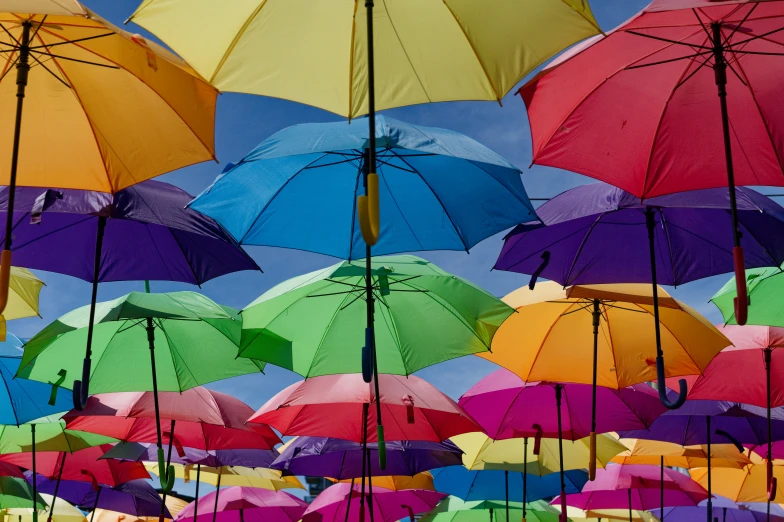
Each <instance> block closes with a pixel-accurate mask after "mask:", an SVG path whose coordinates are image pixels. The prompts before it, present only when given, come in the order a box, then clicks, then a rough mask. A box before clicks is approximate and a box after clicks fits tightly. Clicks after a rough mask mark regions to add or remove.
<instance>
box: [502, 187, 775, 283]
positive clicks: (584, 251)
mask: <svg viewBox="0 0 784 522" xmlns="http://www.w3.org/2000/svg"><path fill="white" fill-rule="evenodd" d="M736 194H737V201H738V219H739V222H740V230H741V231H742V232H743V237H742V239H741V245H742V246H743V248H744V253H745V256H746V267H747V268H753V267H762V266H779V265H780V264H781V263H782V262H784V208H782V207H781V206H779V205H777V204H776V203H774V202H773V201H772V200H771V199H770V198H767V197H765V196H763V195H762V194H760V193H758V192H755V191H753V190H751V189H748V188H738V189H737V190H736ZM646 207H649V208H655V212H654V219H655V227H654V233H655V245H656V269H657V280H658V283H659V284H664V285H679V284H683V283H687V282H689V281H694V280H696V279H700V278H703V277H708V276H712V275H716V274H723V273H726V272H732V270H733V261H732V234H727V233H726V231H727V229H728V228H729V227H730V213H729V208H730V207H729V194H728V192H727V190H726V188H723V189H722V188H719V189H707V190H695V191H690V192H683V193H678V194H671V195H667V196H660V197H657V198H651V199H647V200H644V201H643V202H640V199H639V198H636V197H634V196H632V195H631V194H629V193H628V192H625V191H623V190H621V189H619V188H616V187H612V186H609V185H605V184H602V183H596V184H591V185H583V186H580V187H576V188H573V189H571V190H567V191H566V192H564V193H563V194H560V195H559V196H557V197H555V198H553V199H552V200H551V201H549V202H547V203H545V204H544V205H542V206H541V207H539V208H538V209H537V211H536V212H537V214H538V216H539V218H540V219H541V220H542V222H543V223H544V226H543V225H542V224H541V223H526V224H523V225H519V226H517V227H516V228H515V229H514V230H512V232H510V233H509V235H508V236H507V237H506V241H505V243H504V247H503V250H502V251H501V254H500V256H499V258H498V261H497V262H496V265H495V268H496V269H499V270H508V271H512V272H521V273H525V274H533V273H534V272H536V271H537V269H538V268H539V267H540V265H541V264H542V254H543V253H544V252H545V251H546V252H549V254H550V260H549V263H548V264H547V266H546V267H545V268H544V270H543V271H542V272H541V274H540V275H541V276H542V277H545V278H547V279H551V280H553V281H557V282H558V283H560V284H562V285H565V286H566V285H576V284H600V283H617V282H623V283H650V282H651V264H650V249H649V245H648V231H647V227H646V217H645V213H644V212H645V209H646Z"/></svg>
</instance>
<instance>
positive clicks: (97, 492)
mask: <svg viewBox="0 0 784 522" xmlns="http://www.w3.org/2000/svg"><path fill="white" fill-rule="evenodd" d="M101 491H103V488H102V487H99V488H98V491H96V492H95V502H94V503H93V512H92V514H90V522H93V519H94V518H95V512H96V511H97V510H98V499H100V498H101Z"/></svg>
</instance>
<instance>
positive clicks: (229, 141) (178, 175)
mask: <svg viewBox="0 0 784 522" xmlns="http://www.w3.org/2000/svg"><path fill="white" fill-rule="evenodd" d="M82 1H84V3H85V4H86V5H87V6H88V7H90V8H91V9H93V10H94V11H96V12H97V13H98V14H100V15H101V16H103V17H104V18H107V19H109V20H110V21H112V22H114V23H116V24H122V22H123V20H125V19H126V18H127V17H128V15H130V14H131V12H133V10H134V9H135V7H136V6H137V5H138V3H139V1H140V0H82ZM224 1H231V0H224ZM477 1H480V0H477ZM647 3H648V2H647V1H646V0H591V5H592V7H593V10H594V13H595V15H596V18H597V20H598V21H599V24H600V25H601V27H602V28H603V29H605V30H609V29H611V28H613V27H615V26H616V25H618V24H620V23H622V22H623V21H625V20H626V19H628V18H630V17H631V16H632V15H634V14H635V13H636V12H637V11H639V10H640V9H642V8H643V7H644V6H645V5H646V4H647ZM126 29H127V30H129V31H132V32H139V33H142V34H145V35H146V36H149V35H147V34H146V33H145V32H144V30H142V29H141V28H140V27H138V26H136V25H134V24H129V25H128V26H126ZM205 38H209V35H208V34H207V35H205ZM259 59H260V60H261V59H264V53H263V50H260V51H259ZM317 83H318V79H314V88H317V87H315V86H316V85H317ZM386 113H388V114H389V115H391V116H393V117H395V118H398V119H400V120H404V121H408V122H411V123H416V124H421V125H428V126H434V127H445V128H449V129H452V130H455V131H458V132H462V133H464V134H466V135H468V136H470V137H472V138H475V139H477V140H478V141H480V142H482V143H483V144H485V145H487V146H488V147H490V148H491V149H494V150H495V151H496V152H498V153H500V154H501V155H502V156H504V157H506V158H507V159H508V160H509V161H511V162H512V163H513V164H515V165H517V166H518V167H519V168H520V169H521V170H522V171H523V172H524V175H523V181H524V183H525V186H526V189H527V190H528V194H529V196H530V197H552V196H555V195H557V194H559V193H560V192H562V191H564V190H566V189H569V188H571V187H574V186H576V185H579V184H583V183H589V182H592V180H590V179H588V178H585V177H582V176H578V175H576V174H572V173H568V172H564V171H561V170H557V169H552V168H547V167H538V166H534V167H530V168H529V165H530V163H531V139H530V133H529V130H528V122H527V120H526V114H525V106H524V104H523V102H522V100H521V99H520V98H519V97H517V96H513V95H511V94H510V95H508V96H507V97H506V98H505V99H504V100H503V106H499V104H497V103H491V102H464V103H441V104H430V105H420V106H416V107H409V108H403V109H395V110H391V111H386ZM338 120H339V118H338V117H337V116H335V115H333V114H330V113H327V112H324V111H322V110H319V109H315V108H311V107H307V106H304V105H299V104H296V103H291V102H286V101H282V100H277V99H271V98H264V97H260V96H250V95H238V94H223V95H221V96H220V97H219V99H218V114H217V132H216V136H217V155H218V159H219V160H220V162H221V163H220V165H218V164H215V163H204V164H201V165H197V166H193V167H188V168H185V169H182V170H179V171H176V172H174V173H171V174H168V175H166V176H163V177H161V178H159V179H162V180H163V181H167V182H169V183H173V184H176V185H178V186H180V187H182V188H183V189H185V190H187V191H188V192H190V193H191V194H198V193H199V192H201V191H202V190H203V189H204V188H205V187H207V186H208V185H209V184H210V183H211V182H212V180H213V179H214V178H215V176H216V175H217V174H219V173H220V172H221V170H222V168H223V165H224V164H225V163H226V162H229V161H237V160H238V159H240V158H241V157H242V156H244V155H245V154H246V153H247V152H248V151H249V150H250V149H252V148H253V147H254V146H255V145H257V144H258V143H259V142H261V141H263V140H264V139H265V138H267V137H268V136H269V135H270V134H272V133H274V132H276V131H278V130H280V129H282V128H284V127H287V126H290V125H294V124H297V123H305V122H317V121H338ZM502 237H503V234H499V235H497V236H495V237H493V238H490V239H488V240H486V241H484V242H483V243H481V244H479V245H478V246H476V247H475V248H474V249H473V250H472V251H471V253H470V254H466V253H464V252H429V253H418V254H417V255H421V256H422V257H425V258H427V259H428V260H430V261H432V262H434V263H436V264H438V265H439V266H441V267H442V268H444V269H446V270H448V271H450V272H453V273H455V274H457V275H459V276H461V277H464V278H466V279H469V280H471V281H473V282H475V283H477V284H479V285H481V286H483V287H484V288H486V289H487V290H489V291H490V292H492V293H494V294H495V295H498V296H503V295H505V294H507V293H508V292H510V291H512V290H514V289H516V288H518V287H520V286H523V285H525V284H527V283H528V277H527V276H523V275H519V274H510V273H504V272H499V271H491V267H492V266H493V264H494V261H495V259H496V257H497V255H498V252H499V251H500V248H501V243H502V242H501V238H502ZM248 251H249V252H250V254H251V255H252V256H253V257H254V258H255V259H256V261H257V262H258V264H259V266H261V267H262V269H263V270H264V273H263V274H260V273H248V272H243V273H239V274H233V275H229V276H224V277H222V278H219V279H217V280H213V281H210V282H209V283H207V284H205V285H204V286H203V287H202V289H201V292H203V293H204V294H206V295H207V296H209V297H210V298H212V299H213V300H215V301H217V302H220V303H223V304H226V305H229V306H233V307H237V308H242V307H243V306H245V305H247V304H248V303H250V302H251V301H252V300H253V299H255V298H256V297H258V296H259V295H260V294H262V293H263V292H264V291H265V290H267V289H269V288H270V287H271V286H273V285H275V284H277V283H279V282H281V281H283V280H285V279H288V278H290V277H293V276H295V275H299V274H301V273H305V272H309V271H312V270H315V269H318V268H322V267H324V266H327V265H330V264H333V263H335V262H336V260H335V259H334V258H329V257H325V256H320V255H315V254H308V253H303V252H296V251H291V250H283V249H273V248H261V247H249V248H248ZM53 255H56V253H53ZM140 255H142V253H140ZM38 275H39V276H40V277H41V278H42V279H43V280H44V281H46V283H47V285H48V286H47V287H46V288H45V289H44V290H43V292H42V293H41V314H42V316H43V320H41V319H26V320H20V321H15V322H12V323H10V324H9V331H11V332H14V333H16V334H17V335H19V336H20V337H30V336H32V335H34V334H35V333H37V332H38V331H39V330H40V329H41V328H43V327H44V326H45V325H46V324H48V323H49V322H51V321H53V320H55V319H56V318H57V317H59V316H60V315H62V314H64V313H66V312H68V311H70V310H72V309H74V308H77V307H79V306H83V305H86V304H88V303H89V299H90V285H89V284H87V283H85V282H83V281H81V280H77V279H74V278H70V277H67V276H61V275H58V274H52V273H46V272H39V273H38ZM728 277H729V276H718V277H714V278H710V279H706V280H703V281H698V282H694V283H690V284H688V285H685V286H683V287H680V288H678V289H676V290H672V289H668V290H670V291H671V292H672V293H673V295H675V296H676V297H678V298H680V299H682V300H684V301H687V302H688V303H689V304H690V305H692V306H693V307H695V308H696V309H697V310H698V311H700V312H701V313H703V314H705V315H706V316H707V317H708V318H709V319H711V320H712V321H713V322H718V321H719V320H720V316H719V314H718V313H717V311H716V310H715V308H714V307H713V305H711V304H710V303H709V302H708V299H709V298H710V296H711V295H712V294H713V293H714V292H715V291H716V290H717V289H718V288H719V287H720V286H721V284H722V283H723V282H724V281H726V279H727V278H728ZM142 289H143V284H142V283H141V282H138V283H105V284H102V285H101V286H100V289H99V293H98V298H99V300H101V301H104V300H108V299H112V298H115V297H118V296H120V295H123V294H125V293H127V292H129V291H132V290H137V291H141V290H142ZM185 289H188V290H198V289H195V288H194V287H191V286H189V285H185V284H173V283H157V282H153V283H152V290H153V291H170V290H185ZM493 369H494V365H492V364H491V363H488V362H486V361H484V360H482V359H479V358H476V357H468V358H463V359H458V360H455V361H451V362H447V363H443V364H440V365H437V366H436V367H433V368H430V369H426V370H423V371H422V372H420V373H419V374H418V375H420V376H421V377H423V378H425V379H427V380H428V381H430V382H431V383H433V384H434V385H436V386H437V387H438V388H439V389H441V390H442V391H444V392H445V393H447V394H448V395H450V396H452V397H453V398H455V399H456V398H457V397H459V396H460V394H461V393H463V392H464V391H465V390H466V389H467V388H468V387H470V386H471V385H472V384H474V383H475V382H476V381H478V380H479V379H481V378H482V377H483V376H485V375H486V374H487V373H489V372H490V371H492V370H493ZM297 380H299V377H298V376H296V375H294V374H293V373H290V372H288V371H286V370H281V369H277V368H274V367H272V366H268V367H267V370H266V375H260V374H259V375H250V376H245V377H238V378H235V379H230V380H227V381H223V382H219V383H215V384H213V385H210V386H209V387H210V388H213V389H216V390H220V391H223V392H227V393H230V394H232V395H234V396H236V397H238V398H240V399H242V400H243V401H245V402H247V403H248V404H250V405H251V406H252V407H254V408H258V407H259V406H260V405H261V404H263V403H264V402H265V401H266V400H267V399H269V398H270V397H271V396H272V395H273V394H274V393H276V392H277V391H279V390H280V389H282V388H283V387H285V386H287V385H289V384H291V383H293V382H295V381H297ZM178 488H180V489H183V491H188V492H191V491H190V490H191V488H190V487H186V488H182V485H181V484H178ZM208 489H209V488H208V487H205V488H204V489H203V490H202V491H203V492H204V493H206V492H207V491H208Z"/></svg>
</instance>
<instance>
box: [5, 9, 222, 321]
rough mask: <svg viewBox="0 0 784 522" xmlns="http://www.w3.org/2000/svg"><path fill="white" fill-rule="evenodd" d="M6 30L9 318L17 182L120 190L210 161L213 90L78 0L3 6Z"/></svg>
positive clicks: (157, 49)
mask: <svg viewBox="0 0 784 522" xmlns="http://www.w3.org/2000/svg"><path fill="white" fill-rule="evenodd" d="M0 27H1V28H2V29H0V47H2V48H3V52H2V53H0V65H1V66H2V67H0V68H1V69H2V73H1V74H2V77H1V78H5V79H6V81H4V82H2V81H0V122H3V123H2V124H0V157H10V158H11V162H10V165H8V164H4V165H0V184H2V185H9V193H8V203H9V204H8V212H7V216H8V219H7V223H6V232H5V238H4V246H3V253H2V257H0V264H1V265H2V270H0V312H2V311H3V308H4V307H5V301H6V295H5V292H6V290H7V287H8V277H9V273H8V270H9V267H10V264H11V252H10V249H11V242H12V234H11V225H12V216H13V206H14V205H13V201H14V199H13V198H14V191H15V187H16V185H17V184H18V185H23V186H34V187H46V188H49V187H52V188H63V189H82V190H97V191H102V192H112V193H113V192H116V191H118V190H121V189H123V188H125V187H128V186H129V185H133V184H134V183H138V182H140V181H144V180H146V179H149V178H153V177H155V176H158V175H160V174H163V173H166V172H169V171H172V170H175V169H178V168H180V167H184V166H186V165H190V164H193V163H198V162H202V161H206V160H209V159H213V158H214V156H215V146H214V124H215V102H216V97H217V92H216V90H215V89H214V88H213V87H212V86H210V85H209V84H208V83H207V82H205V81H204V80H203V79H201V78H200V77H199V76H198V74H197V73H196V72H195V71H193V70H192V69H191V68H190V67H189V66H187V65H186V64H185V63H184V62H183V61H182V60H180V59H179V58H177V57H176V56H175V55H173V54H172V53H170V52H168V51H166V50H165V49H163V48H162V47H161V46H158V45H156V44H155V43H153V42H148V41H146V40H145V39H144V38H142V37H141V36H138V35H132V34H131V33H128V32H125V31H122V30H120V29H118V28H117V27H115V26H113V25H112V24H110V23H108V22H107V21H105V20H103V19H101V18H100V17H99V16H98V15H96V14H95V13H93V12H92V11H90V10H89V9H87V8H85V7H84V6H82V5H81V4H80V3H79V2H77V1H76V0H38V1H35V2H30V1H29V0H0ZM14 68H15V69H16V74H15V75H13V76H12V75H11V74H10V73H11V71H12V70H13V69H14ZM6 76H7V78H6Z"/></svg>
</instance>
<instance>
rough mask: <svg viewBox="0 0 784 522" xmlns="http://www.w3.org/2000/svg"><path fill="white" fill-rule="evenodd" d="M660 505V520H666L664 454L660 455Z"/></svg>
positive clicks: (662, 521)
mask: <svg viewBox="0 0 784 522" xmlns="http://www.w3.org/2000/svg"><path fill="white" fill-rule="evenodd" d="M659 482H661V484H659V505H660V506H661V515H660V516H659V520H660V521H661V522H664V455H661V456H660V457H659Z"/></svg>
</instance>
